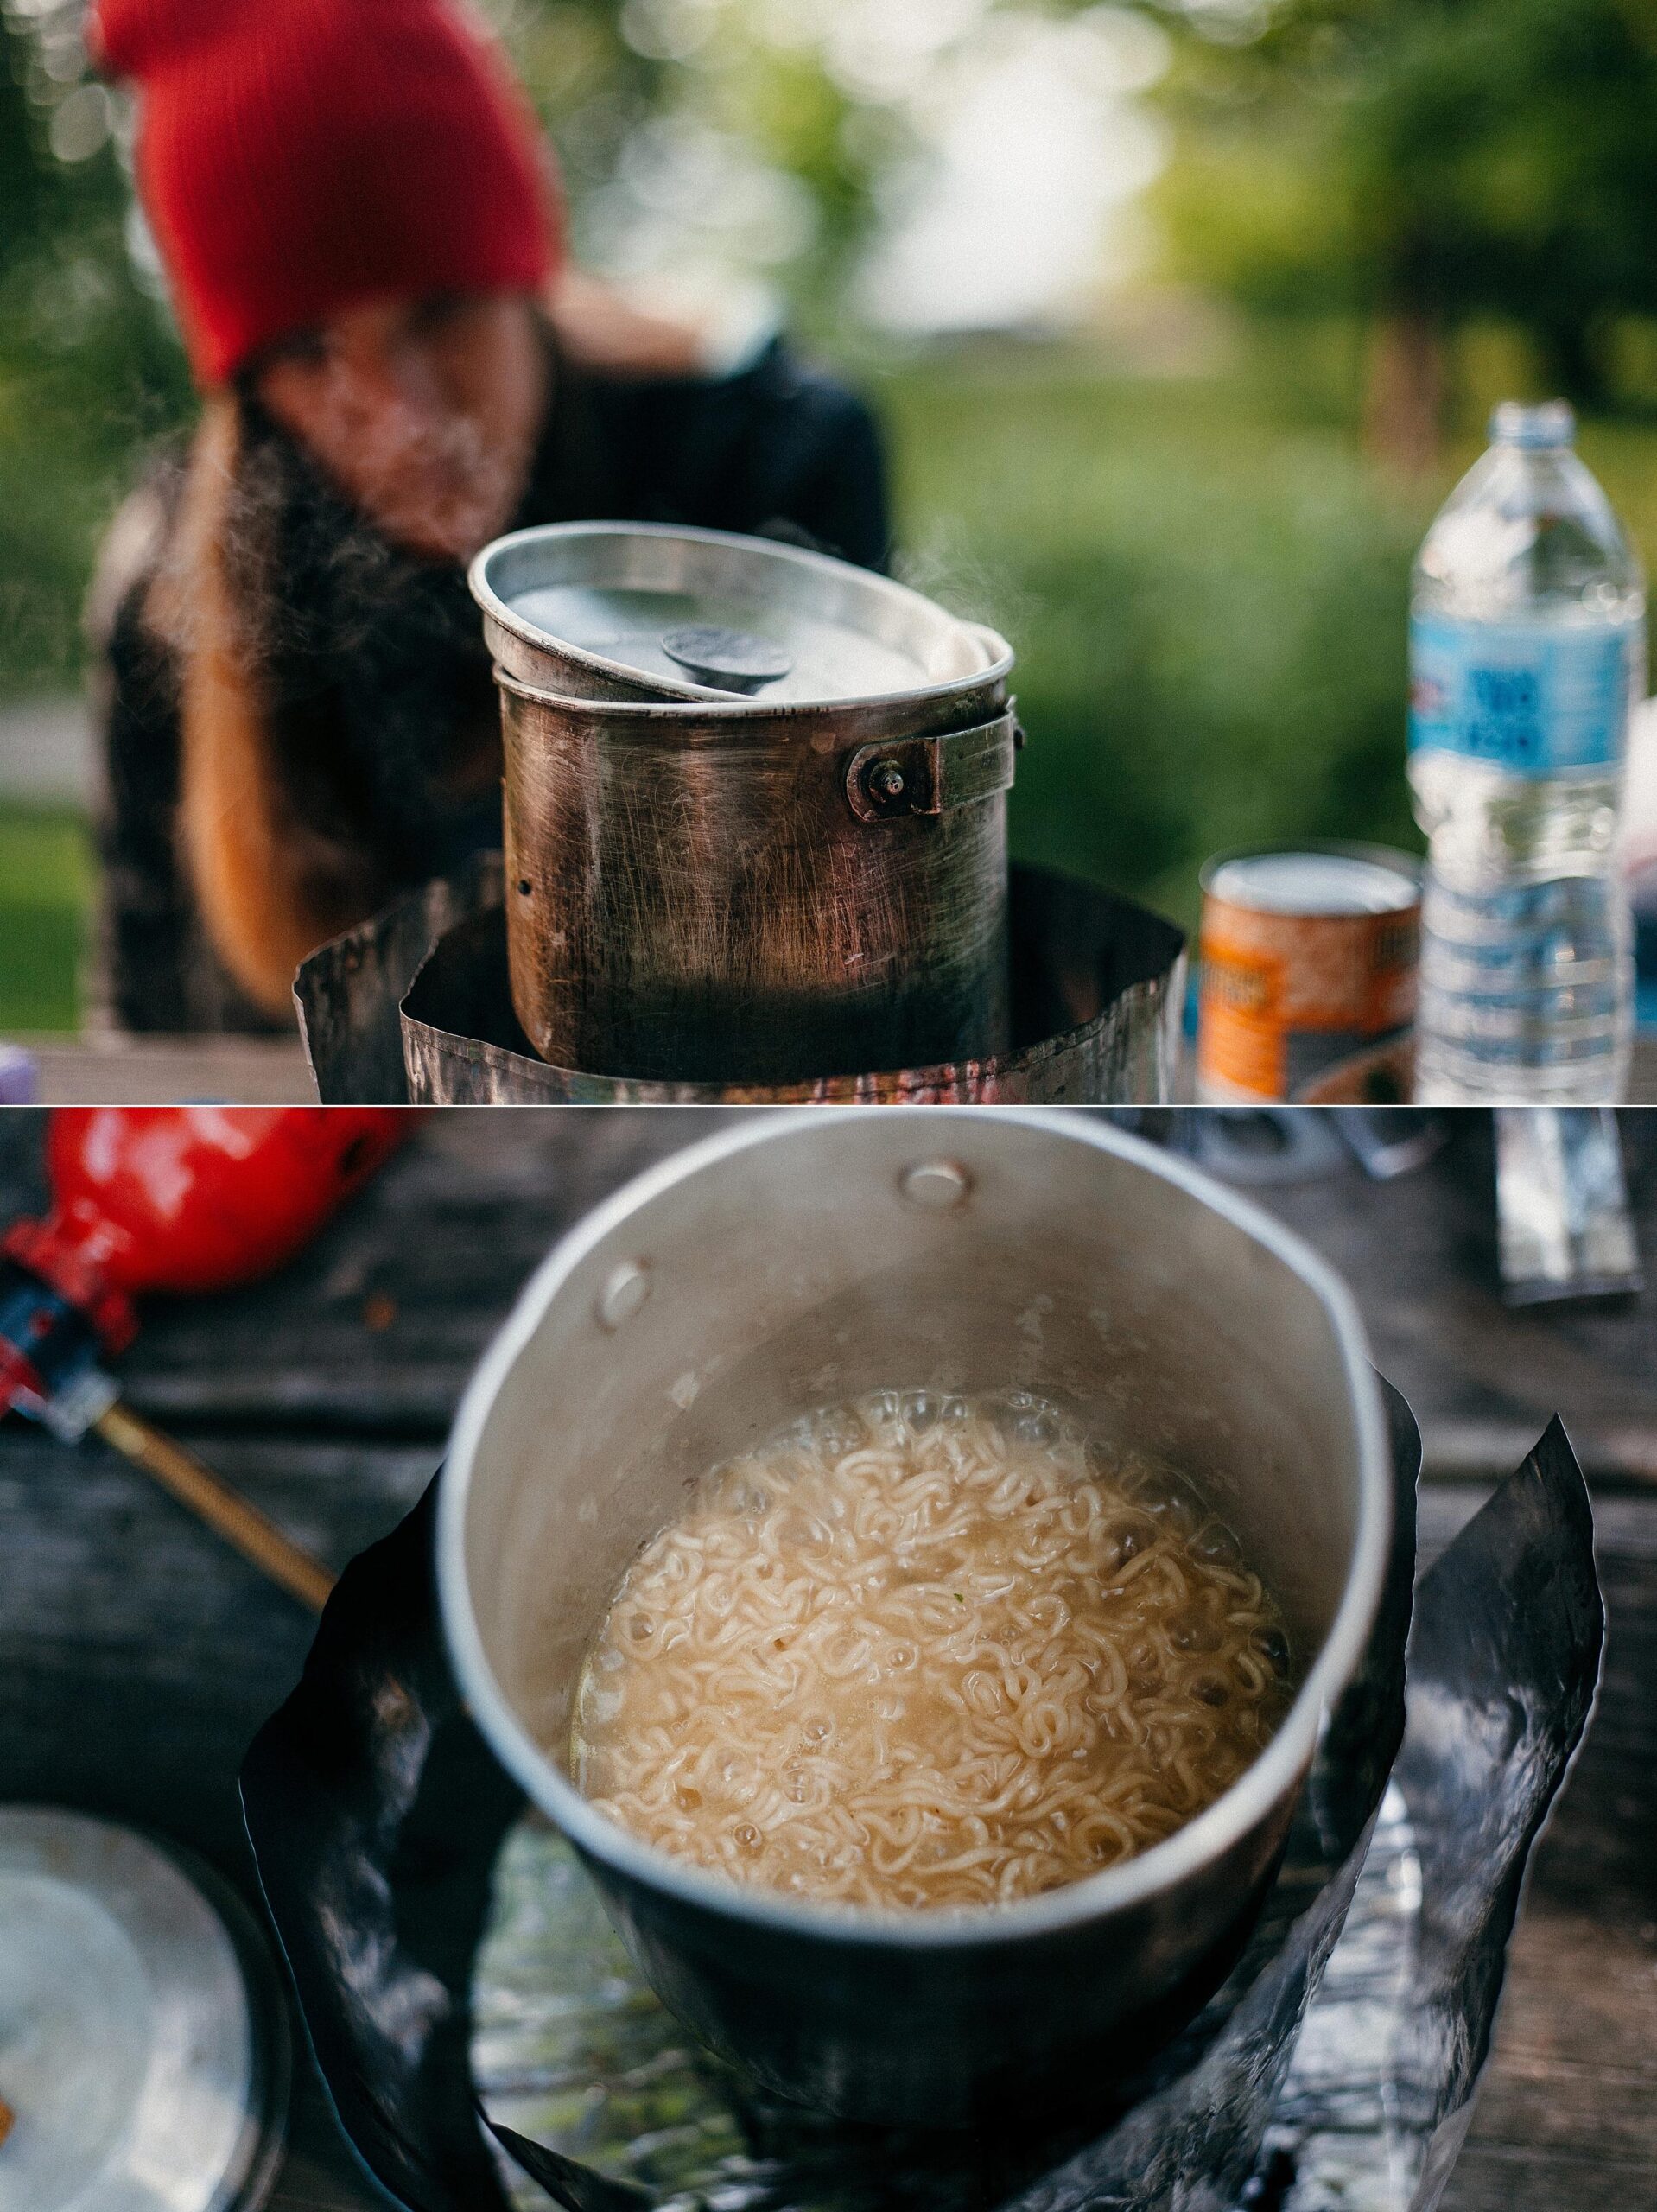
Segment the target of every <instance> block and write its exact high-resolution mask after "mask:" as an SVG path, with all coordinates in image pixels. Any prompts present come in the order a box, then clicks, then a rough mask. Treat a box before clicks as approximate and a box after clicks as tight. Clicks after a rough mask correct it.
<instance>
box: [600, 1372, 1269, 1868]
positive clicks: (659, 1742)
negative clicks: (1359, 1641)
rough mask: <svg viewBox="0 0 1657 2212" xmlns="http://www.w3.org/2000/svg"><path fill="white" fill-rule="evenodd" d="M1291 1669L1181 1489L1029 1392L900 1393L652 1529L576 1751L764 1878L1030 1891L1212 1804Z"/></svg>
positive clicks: (791, 1438) (614, 1782) (707, 1859)
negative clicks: (1106, 1447) (1107, 1448)
mask: <svg viewBox="0 0 1657 2212" xmlns="http://www.w3.org/2000/svg"><path fill="white" fill-rule="evenodd" d="M1290 1671H1291V1669H1290V1660H1289V1647H1288V1643H1287V1640H1286V1636H1285V1633H1284V1628H1283V1624H1282V1620H1281V1618H1280V1616H1279V1611H1278V1609H1277V1607H1276V1605H1274V1604H1273V1600H1272V1599H1271V1597H1270V1596H1269V1594H1268V1593H1267V1591H1266V1589H1265V1588H1264V1586H1262V1584H1261V1581H1260V1577H1259V1576H1258V1575H1257V1574H1255V1573H1253V1572H1252V1570H1251V1569H1250V1568H1249V1567H1248V1565H1247V1564H1246V1562H1245V1561H1244V1560H1243V1558H1242V1555H1241V1550H1240V1548H1239V1547H1238V1544H1237V1541H1236V1539H1235V1536H1233V1535H1232V1534H1231V1532H1230V1530H1229V1529H1227V1528H1225V1527H1224V1526H1223V1524H1222V1523H1221V1522H1218V1521H1216V1520H1215V1519H1214V1518H1213V1517H1212V1516H1209V1515H1207V1514H1206V1513H1205V1512H1204V1510H1203V1508H1202V1507H1201V1505H1200V1504H1199V1503H1197V1499H1196V1497H1195V1496H1194V1494H1193V1493H1191V1492H1190V1491H1187V1490H1185V1489H1184V1486H1183V1485H1181V1484H1178V1483H1171V1482H1170V1481H1169V1480H1168V1479H1167V1478H1157V1477H1154V1476H1152V1475H1149V1474H1147V1471H1146V1469H1145V1467H1144V1465H1143V1464H1142V1463H1133V1462H1129V1461H1127V1460H1119V1461H1118V1462H1117V1463H1116V1464H1115V1465H1112V1464H1111V1463H1110V1461H1109V1459H1108V1456H1107V1455H1104V1454H1102V1453H1101V1452H1099V1450H1098V1449H1097V1448H1095V1447H1090V1446H1089V1441H1088V1439H1087V1438H1086V1436H1085V1435H1084V1434H1083V1433H1082V1431H1081V1430H1080V1429H1079V1428H1078V1427H1076V1424H1075V1423H1073V1422H1071V1421H1069V1420H1068V1419H1066V1418H1065V1417H1063V1416H1062V1415H1061V1414H1058V1413H1057V1412H1056V1411H1055V1410H1054V1409H1053V1408H1051V1407H1048V1406H1045V1405H1043V1404H1042V1403H1040V1402H1038V1401H1036V1400H1033V1399H1031V1398H1028V1397H1025V1396H1022V1395H1019V1396H1013V1397H1010V1398H1006V1397H1004V1398H1000V1399H997V1400H966V1399H961V1398H937V1397H935V1396H932V1395H928V1394H926V1393H923V1392H911V1393H909V1394H907V1395H901V1396H900V1395H898V1394H897V1393H895V1392H887V1393H882V1394H880V1395H877V1396H875V1397H873V1398H871V1399H868V1400H866V1401H864V1402H861V1403H860V1404H859V1405H857V1406H854V1407H837V1408H829V1409H828V1410H826V1411H824V1412H821V1413H818V1414H814V1415H812V1416H811V1417H809V1419H808V1420H806V1421H803V1422H800V1423H798V1424H797V1425H796V1426H795V1427H791V1428H790V1429H789V1430H788V1431H787V1432H785V1433H784V1434H783V1435H781V1436H779V1437H778V1438H776V1439H774V1440H772V1441H771V1443H769V1444H767V1445H765V1446H762V1447H761V1448H760V1449H759V1451H757V1452H752V1453H751V1454H749V1455H748V1456H746V1457H745V1458H743V1459H735V1460H733V1461H731V1462H730V1463H729V1464H728V1465H725V1466H722V1467H720V1468H718V1469H716V1470H715V1471H714V1472H713V1473H712V1474H711V1475H709V1476H708V1478H706V1479H705V1480H704V1481H703V1482H702V1484H699V1485H698V1486H697V1488H696V1490H695V1492H694V1493H693V1494H692V1497H691V1498H690V1500H689V1503H688V1505H687V1507H686V1510H685V1511H684V1512H683V1513H682V1515H681V1516H680V1517H679V1518H678V1519H677V1520H676V1522H674V1523H673V1524H672V1526H671V1527H670V1528H668V1529H663V1531H662V1533H661V1534H660V1535H657V1537H655V1538H654V1539H653V1541H651V1542H650V1543H649V1544H647V1545H646V1546H645V1547H644V1550H643V1551H642V1552H641V1553H640V1554H639V1555H638V1558H637V1559H636V1560H634V1561H633V1563H632V1567H629V1569H628V1570H627V1573H626V1574H625V1577H624V1578H623V1580H622V1583H621V1586H620V1588H619V1590H618V1592H616V1595H615V1599H614V1600H613V1603H612V1605H611V1607H610V1610H609V1612H608V1613H607V1615H606V1618H605V1620H604V1624H603V1625H602V1627H601V1628H600V1631H599V1633H598V1636H597V1637H596V1638H595V1639H594V1643H593V1646H592V1649H591V1650H590V1651H589V1653H588V1655H587V1662H586V1664H585V1666H584V1668H583V1670H582V1674H581V1683H580V1687H579V1689H578V1692H577V1697H576V1703H575V1722H574V1726H573V1729H572V1735H571V1745H570V1749H571V1767H572V1772H573V1774H574V1777H575V1782H576V1783H577V1785H578V1787H579V1788H581V1789H582V1790H583V1791H584V1792H585V1794H586V1795H587V1796H588V1797H589V1798H591V1799H592V1801H593V1802H594V1804H595V1805H597V1806H598V1807H599V1808H600V1810H602V1811H604V1812H606V1813H607V1814H608V1815H611V1817H612V1818H613V1819H614V1820H616V1821H619V1822H621V1824H622V1825H623V1826H624V1827H627V1828H629V1829H631V1830H632V1833H633V1834H635V1835H638V1836H639V1837H641V1838H643V1839H644V1841H646V1842H648V1843H651V1844H655V1845H657V1846H659V1847H661V1848H662V1849H663V1850H664V1851H669V1852H671V1853H676V1855H678V1856H679V1857H682V1858H684V1859H690V1860H693V1861H695V1864H697V1865H698V1866H704V1867H708V1868H712V1869H714V1870H716V1871H717V1872H721V1873H723V1874H726V1875H729V1876H731V1877H733V1878H734V1879H736V1880H738V1881H742V1882H752V1883H761V1884H765V1885H769V1886H770V1887H772V1888H775V1889H778V1890H782V1891H788V1892H790V1893H792V1894H794V1895H797V1896H801V1897H809V1898H811V1899H813V1900H839V1901H841V1902H843V1903H846V1904H865V1905H886V1906H893V1905H907V1906H949V1907H961V1906H968V1905H979V1904H1006V1903H1008V1902H1010V1901H1012V1900H1013V1899H1015V1898H1019V1897H1033V1896H1035V1895H1036V1894H1037V1893H1038V1892H1039V1891H1043V1890H1051V1889H1054V1888H1057V1886H1058V1885H1061V1884H1063V1883H1065V1882H1071V1881H1075V1880H1076V1879H1077V1878H1079V1877H1081V1876H1082V1875H1085V1874H1092V1873H1096V1872H1098V1871H1099V1870H1100V1869H1101V1867H1105V1866H1114V1865H1116V1864H1118V1863H1119V1862H1120V1861H1121V1860H1122V1859H1129V1858H1132V1857H1133V1854H1134V1853H1137V1852H1140V1851H1143V1850H1145V1849H1146V1847H1147V1846H1149V1845H1151V1844H1153V1843H1156V1842H1159V1841H1160V1840H1162V1838H1164V1837H1165V1836H1168V1835H1171V1834H1173V1832H1174V1830H1175V1829H1176V1828H1178V1827H1182V1826H1183V1825H1184V1822H1185V1821H1189V1820H1190V1818H1191V1817H1192V1816H1193V1815H1195V1814H1197V1813H1199V1812H1201V1811H1202V1810H1203V1808H1204V1807H1205V1806H1207V1805H1209V1804H1210V1803H1212V1802H1213V1801H1214V1799H1215V1798H1216V1797H1217V1796H1220V1794H1221V1793H1222V1791H1223V1790H1224V1789H1227V1788H1228V1786H1229V1785H1230V1784H1231V1783H1233V1782H1235V1780H1236V1778H1237V1777H1238V1776H1239V1775H1240V1774H1241V1772H1242V1770H1243V1769H1244V1768H1245V1767H1247V1766H1248V1764H1250V1762H1251V1761H1252V1760H1253V1759H1254V1758H1255V1757H1256V1755H1257V1754H1258V1753H1259V1752H1260V1750H1261V1749H1262V1747H1263V1746H1264V1745H1266V1743H1267V1741H1268V1740H1269V1738H1270V1737H1271V1735H1272V1733H1273V1730H1274V1729H1275V1728H1276V1727H1277V1726H1278V1724H1279V1720H1280V1719H1281V1718H1282V1716H1283V1713H1285V1711H1286V1709H1287V1707H1288V1704H1289V1700H1290V1696H1291V1688H1290Z"/></svg>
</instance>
